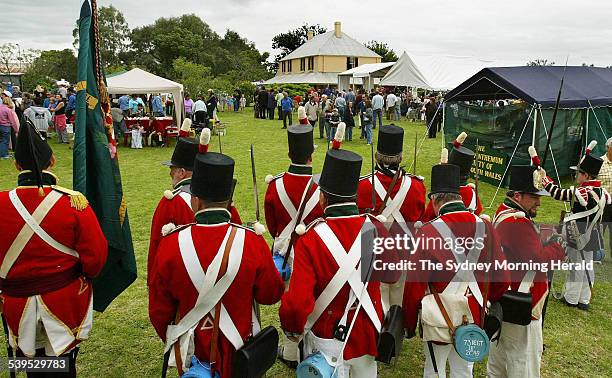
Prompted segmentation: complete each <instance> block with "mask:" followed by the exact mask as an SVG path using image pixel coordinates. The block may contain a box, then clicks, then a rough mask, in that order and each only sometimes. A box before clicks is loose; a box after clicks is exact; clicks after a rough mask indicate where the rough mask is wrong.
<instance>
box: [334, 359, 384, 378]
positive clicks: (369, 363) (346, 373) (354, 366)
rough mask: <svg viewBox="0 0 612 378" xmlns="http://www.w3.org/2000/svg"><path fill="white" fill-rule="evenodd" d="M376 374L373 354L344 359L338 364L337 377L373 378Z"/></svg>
mask: <svg viewBox="0 0 612 378" xmlns="http://www.w3.org/2000/svg"><path fill="white" fill-rule="evenodd" d="M377 375H378V373H377V369H376V360H374V356H368V355H366V356H361V357H357V358H352V359H350V360H347V361H344V362H343V363H342V365H340V366H338V369H337V370H336V376H335V377H338V378H349V377H350V378H375V377H376V376H377Z"/></svg>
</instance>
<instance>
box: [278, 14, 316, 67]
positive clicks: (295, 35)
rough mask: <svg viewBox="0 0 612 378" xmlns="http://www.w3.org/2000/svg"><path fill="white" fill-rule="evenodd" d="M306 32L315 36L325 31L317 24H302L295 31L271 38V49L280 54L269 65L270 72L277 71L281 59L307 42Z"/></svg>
mask: <svg viewBox="0 0 612 378" xmlns="http://www.w3.org/2000/svg"><path fill="white" fill-rule="evenodd" d="M308 31H312V32H313V35H317V34H323V33H325V32H327V29H326V28H324V27H323V26H321V25H319V24H316V25H308V24H304V25H302V26H300V27H299V28H297V29H293V30H290V31H288V32H286V33H281V34H277V35H275V36H274V37H273V38H272V48H273V49H280V50H281V52H280V53H279V54H277V55H276V56H275V57H274V63H271V64H270V69H271V70H273V71H276V70H277V69H278V62H279V61H280V60H281V59H283V58H284V57H286V56H287V55H289V54H291V53H292V52H293V51H294V50H296V49H297V48H298V47H300V46H302V45H303V44H304V43H306V41H307V40H308Z"/></svg>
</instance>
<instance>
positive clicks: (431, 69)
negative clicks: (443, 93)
mask: <svg viewBox="0 0 612 378" xmlns="http://www.w3.org/2000/svg"><path fill="white" fill-rule="evenodd" d="M411 57H412V60H413V61H414V62H415V63H416V65H417V67H418V68H419V70H420V71H421V72H422V73H423V75H424V76H425V78H426V79H427V82H428V83H429V84H430V86H431V89H434V90H451V89H453V88H455V87H457V86H458V85H459V84H461V83H463V82H464V81H465V80H467V79H468V78H470V77H472V76H473V75H474V74H476V73H477V72H479V71H480V70H482V69H483V68H486V67H495V66H499V65H500V64H499V63H497V62H496V61H494V60H486V59H480V58H476V57H471V56H449V55H437V56H434V55H411Z"/></svg>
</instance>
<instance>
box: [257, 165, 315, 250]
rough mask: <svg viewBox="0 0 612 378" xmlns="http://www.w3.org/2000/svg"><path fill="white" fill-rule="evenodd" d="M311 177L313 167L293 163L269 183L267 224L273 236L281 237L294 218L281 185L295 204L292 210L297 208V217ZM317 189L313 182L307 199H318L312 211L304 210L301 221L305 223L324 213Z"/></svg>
mask: <svg viewBox="0 0 612 378" xmlns="http://www.w3.org/2000/svg"><path fill="white" fill-rule="evenodd" d="M311 178H312V167H304V166H297V165H293V164H292V165H291V166H290V167H289V170H288V171H287V172H285V173H283V174H280V175H278V176H276V177H274V179H273V180H272V181H270V182H269V183H268V189H267V190H266V196H265V199H264V210H265V215H266V226H267V228H268V231H270V235H272V237H273V238H275V239H276V238H278V237H280V236H281V233H282V232H283V230H284V229H285V227H286V226H287V225H288V224H289V223H290V222H291V221H292V220H293V217H292V216H291V214H290V213H289V211H287V208H286V207H285V205H284V204H283V201H282V200H281V193H282V189H281V192H279V186H281V185H282V187H283V188H284V190H285V193H286V196H287V198H288V199H289V201H290V202H291V204H292V205H293V208H292V209H291V210H295V215H294V217H297V212H299V208H300V201H301V200H302V195H303V193H304V191H305V190H306V187H307V186H308V185H309V182H310V180H311ZM317 189H318V185H316V184H313V185H312V187H311V189H310V191H309V193H307V195H306V198H305V201H308V200H310V199H311V198H312V197H313V196H315V198H314V199H313V200H316V201H317V204H316V205H315V206H314V208H312V210H311V211H310V212H308V213H306V210H305V211H304V213H303V214H302V219H301V223H303V224H309V223H311V222H312V221H313V220H315V219H317V218H319V217H320V216H321V215H323V210H322V209H321V206H320V205H319V204H318V198H319V194H318V193H319V192H318V190H317ZM285 193H283V194H282V195H284V194H285ZM305 209H306V207H305ZM296 226H297V224H296ZM291 231H293V230H291Z"/></svg>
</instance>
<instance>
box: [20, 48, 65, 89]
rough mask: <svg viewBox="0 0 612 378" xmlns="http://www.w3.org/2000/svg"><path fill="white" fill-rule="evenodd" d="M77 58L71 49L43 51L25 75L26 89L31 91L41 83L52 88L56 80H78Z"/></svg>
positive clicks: (24, 87) (24, 83) (23, 81)
mask: <svg viewBox="0 0 612 378" xmlns="http://www.w3.org/2000/svg"><path fill="white" fill-rule="evenodd" d="M76 73H77V58H76V57H75V56H74V53H73V52H72V50H71V49H64V50H61V51H60V50H47V51H42V52H41V53H40V56H38V57H37V58H36V59H34V61H33V62H32V64H31V65H30V67H29V68H28V70H27V71H26V72H25V74H24V75H23V77H22V79H21V82H22V86H23V88H22V89H23V90H24V91H31V90H33V89H34V87H36V85H38V84H40V85H42V86H44V87H46V88H50V87H51V86H53V85H54V84H55V81H56V80H60V79H66V80H68V81H69V82H71V83H74V82H75V81H76Z"/></svg>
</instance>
